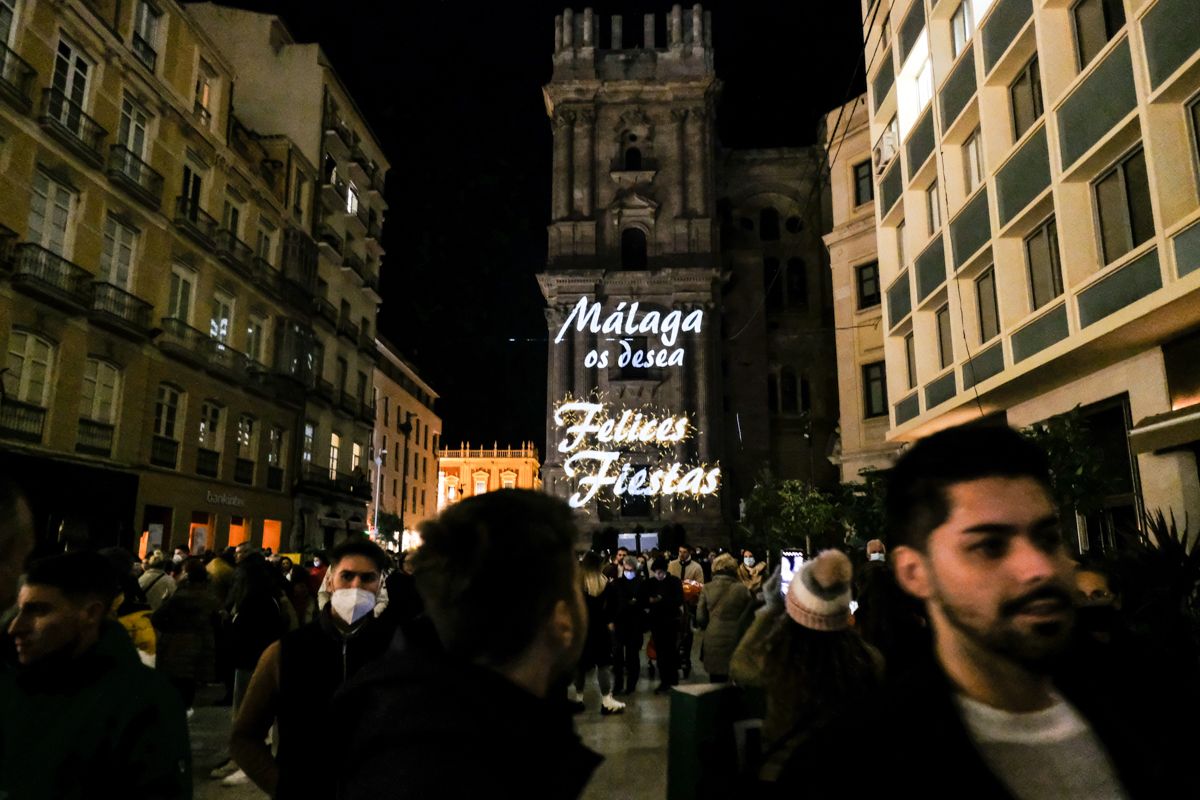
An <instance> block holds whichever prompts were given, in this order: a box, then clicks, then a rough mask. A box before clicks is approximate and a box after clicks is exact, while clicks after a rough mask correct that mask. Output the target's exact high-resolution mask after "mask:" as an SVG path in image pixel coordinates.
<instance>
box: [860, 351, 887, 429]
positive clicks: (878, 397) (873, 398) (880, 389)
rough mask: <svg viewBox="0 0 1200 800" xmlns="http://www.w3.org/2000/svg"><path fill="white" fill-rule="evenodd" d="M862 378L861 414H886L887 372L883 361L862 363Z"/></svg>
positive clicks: (871, 415)
mask: <svg viewBox="0 0 1200 800" xmlns="http://www.w3.org/2000/svg"><path fill="white" fill-rule="evenodd" d="M862 378H863V416H864V417H867V418H870V417H882V416H884V415H885V414H887V374H886V372H885V370H884V366H883V362H882V361H876V362H875V363H874V364H864V365H863V368H862Z"/></svg>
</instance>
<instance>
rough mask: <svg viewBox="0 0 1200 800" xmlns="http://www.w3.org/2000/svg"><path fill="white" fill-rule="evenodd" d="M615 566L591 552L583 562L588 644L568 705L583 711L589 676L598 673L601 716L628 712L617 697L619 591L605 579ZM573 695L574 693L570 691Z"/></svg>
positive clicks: (581, 576)
mask: <svg viewBox="0 0 1200 800" xmlns="http://www.w3.org/2000/svg"><path fill="white" fill-rule="evenodd" d="M611 566H613V564H612V563H611V562H610V563H608V564H605V563H603V561H602V559H601V558H600V556H599V555H597V554H596V553H594V552H591V551H589V552H587V553H585V554H584V556H583V560H582V561H581V562H580V575H579V577H580V584H581V586H582V587H583V601H584V604H585V605H586V606H587V624H588V630H587V642H586V643H585V644H584V646H583V653H582V654H581V655H580V657H579V667H578V668H577V669H576V671H575V684H574V686H572V687H571V689H573V690H574V692H573V694H570V693H569V694H568V698H567V699H568V702H570V703H572V704H573V705H575V706H577V709H578V710H580V711H582V710H583V708H584V706H583V689H584V686H585V685H586V684H587V676H588V673H590V672H591V671H592V670H595V672H596V682H597V683H598V684H599V687H600V713H601V714H605V715H607V714H620V713H621V712H622V711H624V710H625V704H624V703H622V702H621V701H620V700H617V699H616V698H614V697H613V685H612V682H613V672H612V662H613V647H612V634H613V630H614V628H615V627H616V625H615V622H614V617H615V614H614V609H613V605H614V603H615V597H616V590H615V589H614V588H613V587H612V585H611V584H610V583H609V581H608V579H607V578H606V577H604V573H603V572H602V571H601V570H602V569H603V568H604V567H611ZM568 691H569V692H570V690H568Z"/></svg>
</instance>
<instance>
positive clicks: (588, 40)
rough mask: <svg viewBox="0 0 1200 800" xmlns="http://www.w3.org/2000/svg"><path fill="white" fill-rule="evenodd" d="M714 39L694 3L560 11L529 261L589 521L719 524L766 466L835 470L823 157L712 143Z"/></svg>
mask: <svg viewBox="0 0 1200 800" xmlns="http://www.w3.org/2000/svg"><path fill="white" fill-rule="evenodd" d="M713 59H714V53H713V47H712V20H711V15H710V14H709V13H707V12H705V11H704V10H703V9H702V8H701V7H700V6H695V7H693V8H691V9H687V10H684V9H682V8H681V7H680V6H675V7H674V8H673V9H672V10H671V11H670V12H669V14H667V15H666V16H665V17H663V16H655V15H653V14H648V15H645V16H644V17H642V18H622V17H620V16H614V17H612V18H611V19H606V20H603V21H602V20H601V19H600V18H599V17H596V16H595V15H593V13H592V11H591V10H590V9H585V10H584V11H583V12H582V13H576V12H575V11H573V10H572V9H567V10H566V11H564V12H563V14H562V15H560V16H558V17H556V19H555V34H554V56H553V64H554V72H553V76H552V78H551V80H550V82H549V83H548V84H547V85H546V86H545V87H544V90H543V92H544V96H545V101H546V111H547V115H548V116H549V117H550V119H551V121H552V123H553V129H554V145H553V164H554V166H553V176H554V177H553V186H552V203H551V206H552V213H551V221H550V225H549V257H548V263H547V266H546V269H545V270H544V271H543V273H542V274H541V275H539V277H538V280H539V283H540V284H541V288H542V293H543V295H544V296H545V298H546V302H547V305H548V308H547V310H546V318H547V325H548V329H549V336H550V344H549V354H548V361H549V375H548V381H547V426H546V454H547V455H546V463H545V465H544V480H545V483H546V488H547V491H549V492H551V493H553V494H555V495H557V496H560V497H563V498H565V499H567V500H568V501H569V502H570V503H572V504H573V505H575V506H576V507H578V508H580V509H581V511H583V512H586V513H587V514H588V515H589V517H590V518H591V520H592V521H593V522H599V523H605V524H612V525H614V526H617V527H621V528H623V529H629V530H633V529H634V528H635V527H637V526H641V527H642V528H651V529H652V528H657V527H660V526H661V524H663V523H664V522H677V523H681V524H683V525H684V526H685V528H686V530H687V532H688V535H689V536H690V537H692V538H694V539H695V540H696V541H710V542H713V543H716V542H719V541H722V540H723V539H724V538H725V537H726V536H727V535H728V534H729V533H730V531H731V526H732V521H733V519H734V517H735V516H736V514H737V509H738V506H739V500H740V499H742V498H744V497H745V496H746V495H747V494H748V493H749V491H750V489H751V488H752V486H753V482H754V478H755V476H756V475H757V474H758V473H759V472H760V471H761V470H762V469H763V468H767V467H770V468H774V469H775V470H776V471H777V472H780V473H784V474H786V475H787V476H788V477H800V476H812V475H814V473H815V474H816V475H817V476H818V477H819V478H821V477H823V478H825V479H828V478H830V477H831V476H832V475H833V471H832V470H831V469H830V466H829V464H828V462H827V461H826V460H825V458H824V450H823V447H824V446H825V442H826V441H827V440H828V437H829V434H831V433H832V431H833V427H834V421H835V420H836V409H837V402H836V394H835V393H836V383H835V378H834V375H835V371H834V365H833V342H832V336H831V335H829V332H828V330H827V329H822V324H821V320H822V307H823V305H824V303H823V299H824V298H825V297H827V296H828V286H829V279H828V275H827V273H826V270H825V269H824V261H823V256H822V254H821V248H820V230H821V225H820V219H821V203H820V191H819V188H818V189H817V191H815V192H814V191H811V190H812V188H813V184H814V183H816V176H817V174H818V170H817V169H814V167H815V164H814V161H815V160H817V159H818V157H817V155H815V151H814V150H813V149H798V150H790V149H786V150H771V151H765V150H764V151H735V152H728V151H720V150H719V148H718V146H717V141H716V132H715V128H714V114H715V105H716V101H717V97H718V95H719V92H720V82H719V80H718V79H717V76H716V73H715V71H714V61H713ZM805 170H808V176H807V177H805V176H804V173H805ZM814 195H815V197H816V200H815V201H814V200H813V199H812V198H813V197H814ZM735 220H736V221H735ZM745 221H749V222H750V223H751V227H750V229H749V230H746V229H744V228H740V227H738V226H739V225H741V224H742V223H743V222H745ZM760 223H761V224H765V225H767V226H768V227H767V229H766V230H765V232H763V231H760V229H759V225H760ZM789 267H790V271H789ZM768 270H772V271H771V274H770V277H767V279H766V281H765V282H764V275H765V274H766V271H768ZM789 274H790V275H791V278H790V279H789V277H788V275H789ZM767 287H769V288H770V290H771V291H770V292H766V293H764V289H765V288H767ZM776 301H778V302H776ZM768 304H769V305H770V307H769V308H765V306H767V305H768ZM825 324H826V326H827V325H828V322H826V323H825ZM735 334H736V335H735ZM802 373H804V374H802ZM768 376H770V377H768ZM784 378H786V381H785V380H784ZM809 442H816V445H815V446H810V445H809ZM814 453H815V455H814Z"/></svg>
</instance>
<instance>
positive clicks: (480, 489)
mask: <svg viewBox="0 0 1200 800" xmlns="http://www.w3.org/2000/svg"><path fill="white" fill-rule="evenodd" d="M486 491H487V478H476V479H475V494H483V493H484V492H486Z"/></svg>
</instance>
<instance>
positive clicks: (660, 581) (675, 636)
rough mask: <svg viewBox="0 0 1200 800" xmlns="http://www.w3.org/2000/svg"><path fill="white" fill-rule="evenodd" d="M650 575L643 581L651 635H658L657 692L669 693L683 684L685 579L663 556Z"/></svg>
mask: <svg viewBox="0 0 1200 800" xmlns="http://www.w3.org/2000/svg"><path fill="white" fill-rule="evenodd" d="M681 549H682V548H681ZM698 570H699V567H697V571H698ZM650 576H651V577H650V580H648V581H646V582H645V583H644V584H642V605H643V606H644V607H645V608H646V610H647V611H648V612H649V619H650V635H651V636H653V637H654V650H655V652H656V653H657V654H658V659H657V660H658V674H659V680H660V683H659V685H658V688H657V689H655V690H654V692H655V694H666V693H667V692H670V691H671V687H672V686H674V685H676V684H677V683H679V628H680V624H681V623H682V620H683V582H682V581H681V580H679V578H676V577H675V576H674V575H671V574H670V573H668V572H667V560H666V559H665V558H663V557H662V556H659V557H658V558H656V559H655V560H654V563H652V564H651V565H650Z"/></svg>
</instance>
